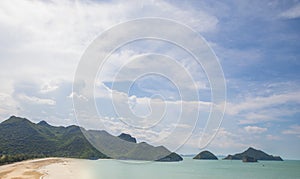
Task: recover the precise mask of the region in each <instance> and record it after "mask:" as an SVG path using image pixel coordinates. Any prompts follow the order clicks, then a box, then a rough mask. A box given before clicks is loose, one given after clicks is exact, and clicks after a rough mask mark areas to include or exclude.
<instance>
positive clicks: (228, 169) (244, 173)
mask: <svg viewBox="0 0 300 179" xmlns="http://www.w3.org/2000/svg"><path fill="white" fill-rule="evenodd" d="M90 164H91V165H90V167H89V169H91V171H92V173H93V176H94V177H93V178H100V179H159V178H162V179H202V178H203V179H214V178H222V179H234V178H237V179H247V178H253V179H268V178H270V179H277V178H278V179H300V161H298V160H285V161H259V162H257V163H243V162H242V161H240V160H193V159H192V158H190V157H184V160H183V161H181V162H143V161H141V162H137V161H122V160H95V161H91V163H90Z"/></svg>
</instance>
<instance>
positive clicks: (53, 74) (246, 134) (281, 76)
mask: <svg viewBox="0 0 300 179" xmlns="http://www.w3.org/2000/svg"><path fill="white" fill-rule="evenodd" d="M142 17H161V18H167V19H171V20H175V21H177V22H180V23H183V24H185V25H187V26H189V27H191V28H193V29H194V30H195V31H197V32H198V33H199V34H200V35H202V36H203V37H204V38H205V40H206V41H207V42H208V44H209V45H210V47H211V48H212V49H213V51H214V52H215V54H216V56H217V57H218V59H219V61H220V64H221V66H222V69H223V72H224V76H225V79H226V86H227V105H226V111H225V115H224V119H223V122H222V125H221V128H220V130H219V132H218V134H217V136H216V137H215V139H214V140H213V141H212V143H211V144H210V145H209V146H208V147H207V148H208V149H210V150H211V151H212V152H214V153H216V154H228V153H235V152H240V151H242V150H244V149H246V148H247V147H249V146H253V147H256V148H259V149H262V150H265V151H267V152H269V153H271V154H277V155H282V156H283V157H284V158H297V159H300V155H299V154H298V150H299V148H300V121H299V117H300V111H299V109H300V108H299V107H300V105H299V103H300V83H299V79H300V78H299V77H300V70H299V69H300V61H299V59H300V52H299V49H300V33H299V30H300V2H299V1H296V0H295V1H248V2H244V1H240V2H239V1H236V2H235V1H215V2H210V1H130V2H127V3H126V4H124V3H122V2H121V1H75V2H73V1H53V2H42V1H40V2H39V1H22V2H19V1H1V2H0V39H1V41H0V42H1V43H0V75H1V78H0V83H1V86H0V100H1V104H0V117H1V118H0V120H5V119H7V118H8V117H9V116H10V115H18V116H23V117H27V118H29V119H32V120H33V121H36V122H37V121H40V120H46V121H48V122H49V123H51V124H54V125H68V124H73V123H77V122H76V120H75V114H74V109H73V105H72V97H74V96H75V95H76V94H74V93H72V83H73V78H74V75H75V73H76V69H77V65H78V63H79V61H80V58H81V56H82V54H83V53H84V51H85V50H86V48H87V47H88V46H89V44H90V43H91V42H92V41H93V40H94V39H95V38H96V37H98V36H99V35H100V34H101V33H102V32H104V31H105V30H107V29H109V28H110V27H112V26H114V25H116V24H119V23H122V22H125V21H128V20H132V19H136V18H142ZM124 34H126V32H124ZM150 53H161V54H166V55H168V56H171V57H176V58H180V59H182V60H179V62H180V63H181V64H183V65H184V67H185V68H186V69H187V70H188V71H189V72H190V73H191V75H192V76H193V77H195V80H196V83H197V87H198V90H199V91H198V92H199V96H200V100H199V101H198V102H199V104H200V109H201V115H200V118H201V119H205V118H207V117H208V112H209V107H210V104H209V102H210V97H211V96H210V85H209V81H208V79H207V77H206V74H205V72H204V71H203V69H202V68H201V67H200V66H197V65H195V64H194V63H193V60H192V59H191V58H190V57H188V56H187V55H186V54H185V52H183V51H182V50H180V49H178V47H174V46H172V45H170V44H168V43H166V42H162V41H154V40H145V41H140V42H139V41H138V42H134V43H132V44H128V45H126V46H124V47H122V48H120V49H118V50H117V51H116V52H115V53H114V54H112V56H111V57H110V58H111V59H110V61H109V62H108V64H107V67H106V68H105V71H103V77H102V78H103V80H102V81H101V80H98V81H97V80H96V81H97V84H96V87H97V89H98V91H97V92H96V93H97V94H96V99H97V100H96V101H97V104H98V105H99V107H101V109H100V110H99V111H100V113H101V111H102V115H103V116H102V117H103V118H104V120H105V121H106V124H105V127H106V130H108V131H109V132H111V133H113V134H117V133H118V132H121V131H122V130H125V131H126V132H130V133H134V135H135V136H136V137H137V138H138V139H140V140H146V141H148V142H150V143H151V142H152V143H153V144H160V143H161V142H162V141H163V140H162V141H159V140H158V141H157V143H156V142H153V141H155V139H160V137H162V138H163V137H165V136H169V135H170V134H172V131H173V130H174V129H175V128H176V124H177V127H181V128H182V131H180V132H182V133H186V131H188V132H190V131H191V129H192V128H193V127H196V128H195V130H194V132H193V133H192V136H191V137H190V139H189V140H188V141H187V142H186V143H185V145H184V146H183V147H182V148H180V149H179V151H178V152H179V153H198V151H199V150H200V149H199V138H200V137H201V131H202V129H203V127H204V126H203V125H204V122H203V121H202V122H199V123H197V124H196V125H195V124H194V122H195V121H194V120H191V119H189V117H188V116H189V115H191V114H189V113H186V115H187V116H184V115H183V117H184V118H186V120H185V122H186V123H178V121H174V120H173V118H174V116H176V115H178V114H177V113H176V112H173V113H172V111H174V110H175V111H177V110H176V109H179V107H180V106H178V105H179V104H180V103H178V99H179V96H180V95H179V94H178V92H177V91H176V85H175V86H174V85H173V84H172V83H171V82H169V81H168V80H167V79H165V78H163V77H158V76H156V77H155V76H151V75H150V76H146V77H144V78H139V79H138V80H137V81H136V83H134V85H133V86H131V91H130V92H129V93H128V95H127V96H126V95H125V96H124V95H123V93H126V91H124V89H125V87H127V86H128V84H129V81H130V80H128V79H130V75H131V74H132V73H134V72H133V71H134V70H135V71H138V70H141V69H143V68H147V67H148V68H153V69H154V68H155V69H159V70H162V71H168V72H169V73H170V74H172V75H171V76H174V77H178V79H181V82H180V84H179V86H180V85H186V89H185V91H184V92H185V93H188V92H189V88H188V87H189V86H188V84H187V83H184V82H185V80H184V78H183V77H182V76H181V73H179V72H178V71H177V70H176V68H173V69H170V68H168V65H163V64H162V63H161V62H162V61H160V60H158V61H157V63H151V64H148V63H147V61H142V60H141V61H138V62H136V63H132V64H131V65H132V66H129V67H130V68H128V72H130V73H128V74H127V73H125V74H127V76H126V75H124V76H122V80H120V81H117V82H116V83H115V86H114V89H113V90H112V87H111V84H112V83H111V82H112V79H111V78H112V76H113V75H114V73H115V72H116V70H117V69H118V68H120V65H122V64H124V63H125V62H128V59H131V58H132V57H134V58H140V57H148V56H147V54H150ZM149 58H150V57H149ZM161 60H163V59H161ZM100 75H101V74H100ZM179 81H180V80H179ZM153 84H155V85H153ZM111 91H114V92H118V94H120V96H118V97H119V99H118V100H127V101H129V102H128V103H129V104H130V105H131V106H135V107H136V109H137V111H138V112H137V113H136V115H138V116H145V115H147V114H148V113H149V112H150V111H151V110H150V111H149V109H150V108H149V100H150V99H151V98H155V99H156V100H153V101H151V100H150V101H151V102H153V103H152V105H153V106H151V107H152V110H154V111H155V110H159V109H162V108H163V107H164V105H166V104H167V108H166V109H170V111H171V112H169V113H167V115H166V118H165V121H163V122H162V124H161V126H160V127H161V128H160V127H159V126H158V128H155V129H153V130H149V131H143V130H134V129H132V128H126V126H124V125H121V124H120V118H122V116H118V117H117V115H116V114H115V113H114V112H113V106H112V105H111V102H110V99H109V98H108V96H109V92H111ZM154 94H161V96H159V95H156V96H152V95H154ZM77 97H78V96H77ZM79 97H80V96H79ZM162 99H164V100H166V101H167V102H166V103H162V102H163V101H164V100H162ZM181 102H182V104H184V106H187V107H190V109H191V110H193V109H194V108H192V106H193V103H191V101H189V98H187V99H186V100H183V101H181ZM197 104H198V103H197ZM123 112H124V111H123ZM158 114H160V113H159V112H158ZM124 115H125V113H124ZM90 118H91V119H92V118H93V117H92V116H91V117H90ZM152 119H153V120H154V121H150V123H151V122H152V123H153V122H154V123H155V122H156V121H155V119H156V118H155V116H154V117H153V118H152ZM91 121H92V120H91ZM91 121H87V122H86V123H84V122H83V124H85V125H86V127H88V128H89V127H90V128H91V127H92V126H93V125H92V123H91ZM118 121H119V122H118ZM143 122H145V121H141V124H140V125H143V124H144V123H143ZM167 124H168V126H167V127H166V126H165V125H167ZM180 132H179V133H178V134H177V135H175V136H176V137H179V138H178V141H180V140H183V139H181V138H180V136H181V135H180ZM188 132H187V133H188ZM181 143H182V142H177V143H176V141H175V142H173V141H171V140H170V139H169V140H168V141H167V144H165V145H167V146H170V147H171V148H172V146H178V145H180V144H181Z"/></svg>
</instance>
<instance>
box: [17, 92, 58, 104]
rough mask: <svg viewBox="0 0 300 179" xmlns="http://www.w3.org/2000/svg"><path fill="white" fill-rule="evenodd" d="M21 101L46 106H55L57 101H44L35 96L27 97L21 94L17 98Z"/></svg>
mask: <svg viewBox="0 0 300 179" xmlns="http://www.w3.org/2000/svg"><path fill="white" fill-rule="evenodd" d="M17 98H18V99H19V100H22V101H24V102H28V103H32V104H46V105H55V104H56V101H54V100H52V99H44V98H38V97H35V96H27V95H24V94H19V95H18V96H17Z"/></svg>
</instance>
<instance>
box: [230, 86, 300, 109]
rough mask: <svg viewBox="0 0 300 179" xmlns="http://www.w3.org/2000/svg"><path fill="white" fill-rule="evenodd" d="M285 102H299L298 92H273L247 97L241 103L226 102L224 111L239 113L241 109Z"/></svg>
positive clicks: (264, 106)
mask: <svg viewBox="0 0 300 179" xmlns="http://www.w3.org/2000/svg"><path fill="white" fill-rule="evenodd" d="M287 102H295V103H300V92H298V91H296V92H290V93H285V94H274V95H271V96H267V97H248V98H246V99H245V101H244V102H242V103H237V104H234V103H227V108H226V112H227V113H228V114H231V115H235V114H239V113H241V112H243V111H250V110H256V109H262V108H267V107H271V106H276V105H280V104H285V103H287Z"/></svg>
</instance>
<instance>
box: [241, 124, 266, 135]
mask: <svg viewBox="0 0 300 179" xmlns="http://www.w3.org/2000/svg"><path fill="white" fill-rule="evenodd" d="M244 129H245V130H246V132H248V133H254V134H260V133H263V132H266V131H267V130H268V129H267V128H263V127H258V126H246V127H244Z"/></svg>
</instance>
